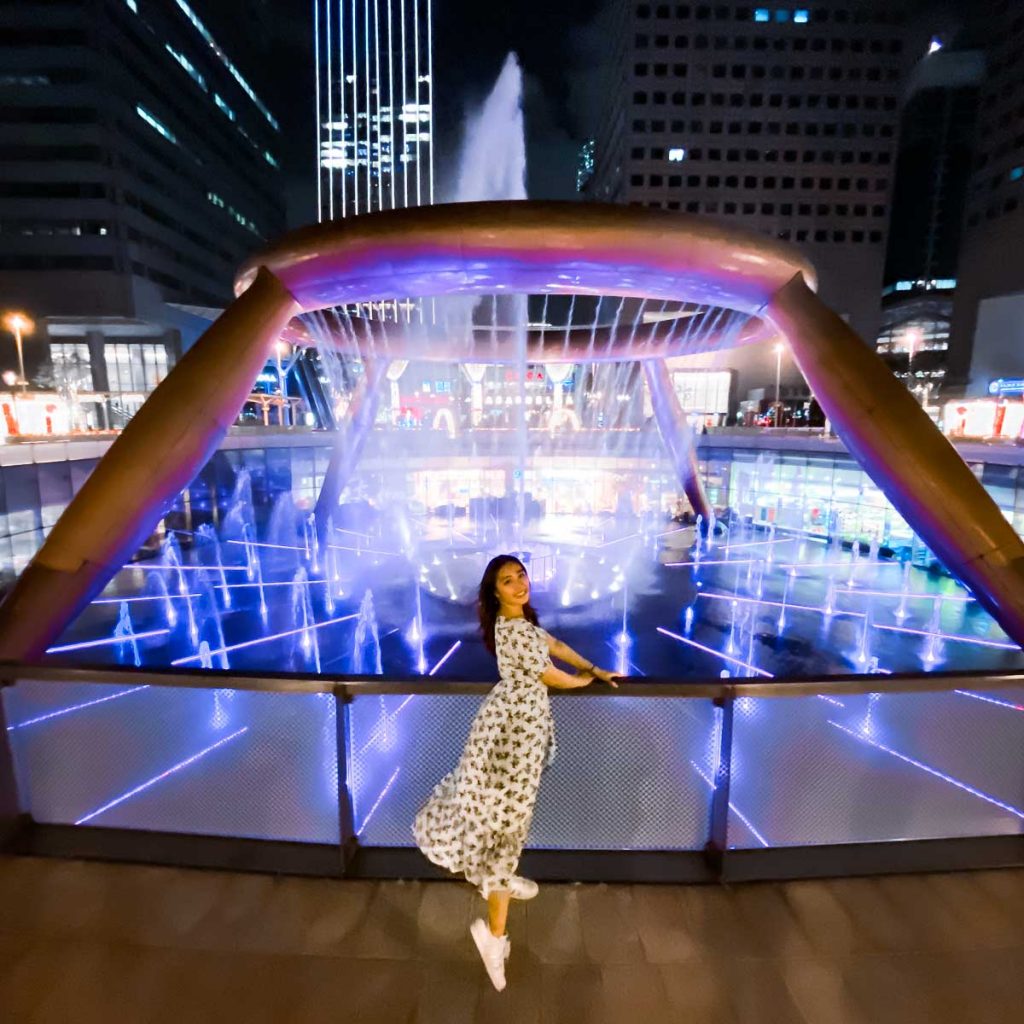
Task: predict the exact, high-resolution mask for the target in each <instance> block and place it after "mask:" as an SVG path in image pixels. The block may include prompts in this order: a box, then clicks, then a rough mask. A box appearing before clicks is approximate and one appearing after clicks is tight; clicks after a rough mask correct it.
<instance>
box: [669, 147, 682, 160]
mask: <svg viewBox="0 0 1024 1024" xmlns="http://www.w3.org/2000/svg"><path fill="white" fill-rule="evenodd" d="M668 159H669V163H673V164H678V163H682V162H683V161H684V160H685V159H686V150H685V149H683V148H682V146H676V147H675V148H673V149H670V150H669V151H668Z"/></svg>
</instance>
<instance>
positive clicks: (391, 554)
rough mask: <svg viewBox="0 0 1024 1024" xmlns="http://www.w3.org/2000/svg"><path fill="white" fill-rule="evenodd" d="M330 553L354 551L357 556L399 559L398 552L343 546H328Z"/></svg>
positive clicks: (399, 553)
mask: <svg viewBox="0 0 1024 1024" xmlns="http://www.w3.org/2000/svg"><path fill="white" fill-rule="evenodd" d="M327 546H328V547H329V548H330V549H331V550H332V551H355V552H356V554H359V555H387V556H388V558H401V557H402V553H401V552H400V551H378V550H377V549H376V548H353V547H348V546H347V545H345V544H328V545H327Z"/></svg>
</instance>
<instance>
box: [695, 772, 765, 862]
mask: <svg viewBox="0 0 1024 1024" xmlns="http://www.w3.org/2000/svg"><path fill="white" fill-rule="evenodd" d="M690 764H691V765H693V770H694V771H695V772H696V773H697V774H698V775H699V776H700V777H701V778H702V779H703V780H704V781H705V782H706V783H707V784H708V786H709V787H710V788H711V790H712V791H714V788H715V784H714V783H713V782H712V781H711V779H710V778H709V777H708V776H707V775H705V774H704V772H703V771H702V770H701V769H700V767H699V766H698V764H697V762H696V761H691V762H690ZM729 810H730V811H732V813H733V814H735V815H736V817H737V818H739V819H740V821H742V822H743V824H744V825H746V826H747V828H748V829H749V830H750V834H751V835H752V836H753V837H754V838H755V839H756V840H757V841H758V842H759V843H760V844H761V845H762V846H771V843H769V842H768V840H767V839H765V837H764V836H763V835H761V833H760V832H758V830H757V829H756V828H754V826H753V824H751V821H750V819H749V818H748V817H747V816H746V815H745V814H744V813H743V812H742V811H741V810H740V809H739V808H738V807H737V806H736V805H735V804H734V803H733V802H732V801H731V800H730V801H729Z"/></svg>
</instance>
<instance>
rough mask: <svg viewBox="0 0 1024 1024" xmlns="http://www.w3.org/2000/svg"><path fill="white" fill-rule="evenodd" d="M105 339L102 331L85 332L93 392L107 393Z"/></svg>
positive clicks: (108, 384) (108, 388) (108, 386)
mask: <svg viewBox="0 0 1024 1024" xmlns="http://www.w3.org/2000/svg"><path fill="white" fill-rule="evenodd" d="M106 341H107V339H106V337H105V336H104V334H103V332H102V331H87V332H86V334H85V342H86V344H87V345H88V346H89V369H90V370H91V372H92V389H93V391H109V390H110V379H109V377H108V376H107V357H106V351H105V347H106Z"/></svg>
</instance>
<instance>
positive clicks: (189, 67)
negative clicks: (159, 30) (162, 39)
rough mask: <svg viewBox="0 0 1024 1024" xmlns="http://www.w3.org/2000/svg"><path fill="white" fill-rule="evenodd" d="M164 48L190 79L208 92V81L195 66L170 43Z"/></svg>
mask: <svg viewBox="0 0 1024 1024" xmlns="http://www.w3.org/2000/svg"><path fill="white" fill-rule="evenodd" d="M164 48H165V49H166V50H167V52H168V53H169V54H170V55H171V56H172V57H173V58H174V59H175V60H176V61H177V62H178V64H179V65H181V67H182V68H184V69H185V71H186V73H187V74H188V77H189V78H191V79H192V81H193V82H195V83H196V85H198V86H199V88H200V89H202V90H203V92H208V91H209V90H207V88H206V79H205V78H203V76H202V75H201V74H200V73H199V71H197V70H196V67H195V65H194V64H193V63H192V62H191V61H190V60H189V59H188V57H186V56H185V54H183V53H179V52H178V51H177V50H176V49H175V48H174V47H173V46H171V44H170V43H164Z"/></svg>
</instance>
